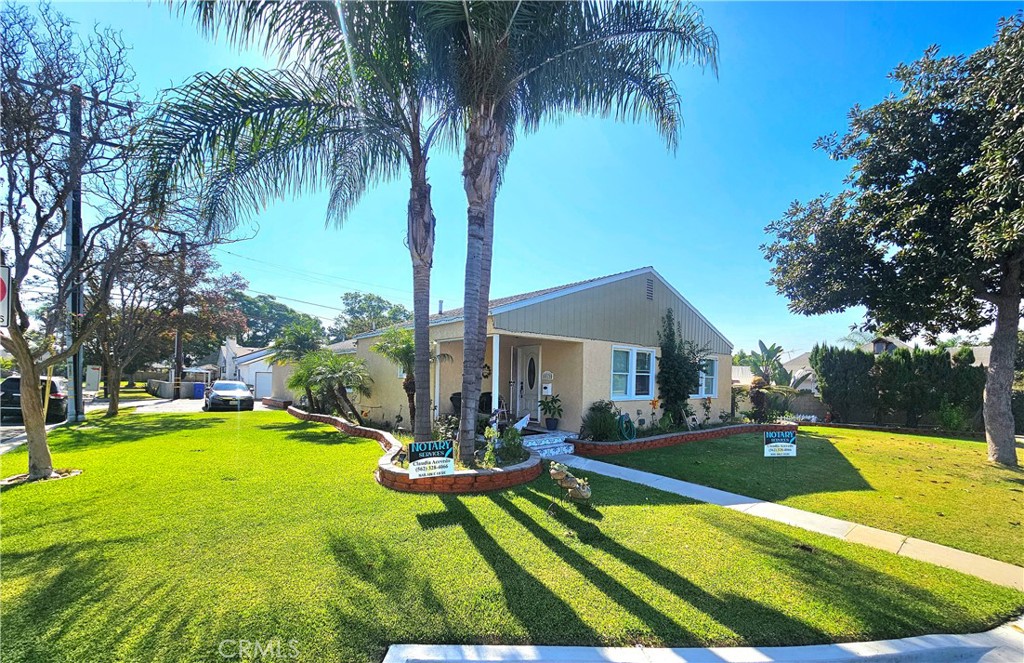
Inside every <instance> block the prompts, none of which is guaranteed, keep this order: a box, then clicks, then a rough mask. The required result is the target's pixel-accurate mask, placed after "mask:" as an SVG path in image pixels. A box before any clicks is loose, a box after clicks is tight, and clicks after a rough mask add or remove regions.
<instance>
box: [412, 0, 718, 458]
mask: <svg viewBox="0 0 1024 663" xmlns="http://www.w3.org/2000/svg"><path fill="white" fill-rule="evenodd" d="M421 17H422V19H423V22H424V24H425V29H424V34H425V35H426V36H427V39H428V46H429V48H430V53H431V56H430V57H429V58H428V63H429V64H431V65H432V66H434V67H441V68H442V69H441V70H440V71H439V72H438V73H437V74H435V77H436V78H437V79H439V80H444V79H448V80H451V81H452V86H453V88H454V94H455V98H456V100H457V102H458V104H459V106H460V107H461V109H462V113H463V114H464V116H465V119H464V122H465V126H466V129H465V149H464V154H463V186H464V189H465V192H466V199H467V203H468V214H467V216H468V233H467V251H466V276H465V302H464V309H463V311H464V320H465V332H464V335H463V341H464V353H465V355H464V364H463V380H462V413H461V415H462V416H461V423H460V429H459V453H460V457H461V458H462V460H463V462H471V461H472V457H473V456H472V454H473V443H474V439H475V424H476V404H477V402H478V401H479V397H480V380H481V368H482V365H483V358H484V351H485V342H486V336H487V302H488V298H489V294H490V268H491V254H492V243H493V234H494V232H493V230H494V201H495V197H496V195H497V189H498V184H499V181H500V179H501V172H502V169H503V167H504V165H505V163H506V162H507V160H508V157H509V154H510V152H511V149H512V144H513V142H514V138H515V129H516V127H518V126H522V127H524V128H525V129H526V130H534V129H536V128H537V127H538V126H539V124H540V123H541V121H543V120H546V119H549V118H555V119H557V118H559V117H561V116H564V115H566V114H569V113H582V114H595V115H601V116H608V115H614V116H615V117H616V118H618V119H629V120H641V119H646V120H650V121H652V122H653V123H654V124H655V125H656V126H657V127H658V129H659V131H660V133H661V135H662V137H663V138H664V139H665V141H666V143H667V144H668V146H669V147H670V148H674V147H675V146H676V143H677V139H678V132H679V127H680V124H681V120H680V113H679V98H678V94H677V92H676V88H675V85H674V83H673V81H672V79H671V78H670V77H669V75H668V74H667V73H666V69H667V68H668V67H670V66H671V65H672V63H673V61H674V60H675V59H676V58H682V59H686V60H692V61H694V62H696V63H698V64H700V65H702V66H711V67H712V68H716V66H717V52H718V43H717V38H716V37H715V34H714V33H713V32H712V31H711V29H710V28H708V27H706V26H705V25H704V22H703V15H702V14H701V12H700V11H699V10H697V9H695V8H694V7H692V6H691V5H681V4H676V3H661V2H598V1H594V0H588V1H584V2H536V1H535V2H523V1H519V2H486V1H481V0H477V1H474V0H462V1H461V2H437V3H429V4H427V5H426V6H425V7H423V8H422V9H421Z"/></svg>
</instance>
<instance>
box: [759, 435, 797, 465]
mask: <svg viewBox="0 0 1024 663" xmlns="http://www.w3.org/2000/svg"><path fill="white" fill-rule="evenodd" d="M795 455H796V431H795V430H769V431H765V432H764V457H765V458H780V457H783V456H795Z"/></svg>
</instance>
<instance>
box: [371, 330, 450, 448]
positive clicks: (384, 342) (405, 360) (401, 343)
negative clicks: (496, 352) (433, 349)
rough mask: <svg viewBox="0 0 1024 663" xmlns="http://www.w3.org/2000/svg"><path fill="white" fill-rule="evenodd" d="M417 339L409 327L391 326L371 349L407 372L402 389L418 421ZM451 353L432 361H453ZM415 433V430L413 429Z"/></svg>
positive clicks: (411, 412) (413, 417)
mask: <svg viewBox="0 0 1024 663" xmlns="http://www.w3.org/2000/svg"><path fill="white" fill-rule="evenodd" d="M415 346H416V339H415V338H414V335H413V331H412V330H411V329H409V328H407V327H389V328H388V329H385V330H384V332H383V333H382V334H381V335H380V340H378V341H377V342H376V343H374V344H373V345H371V346H370V350H372V351H374V352H376V353H377V354H379V355H380V356H382V357H384V358H385V359H387V360H388V361H390V362H392V363H395V364H398V366H399V368H401V369H402V373H404V374H405V378H404V379H403V380H402V389H404V390H405V395H406V397H407V398H408V399H409V418H410V419H412V420H413V426H414V428H415V422H416V399H415V398H414V396H415V394H416V377H415V374H414V373H413V366H414V365H415V361H416V347H415ZM451 359H452V357H451V355H449V354H438V355H437V356H436V357H431V361H435V360H436V361H451ZM413 433H414V434H415V430H414V431H413Z"/></svg>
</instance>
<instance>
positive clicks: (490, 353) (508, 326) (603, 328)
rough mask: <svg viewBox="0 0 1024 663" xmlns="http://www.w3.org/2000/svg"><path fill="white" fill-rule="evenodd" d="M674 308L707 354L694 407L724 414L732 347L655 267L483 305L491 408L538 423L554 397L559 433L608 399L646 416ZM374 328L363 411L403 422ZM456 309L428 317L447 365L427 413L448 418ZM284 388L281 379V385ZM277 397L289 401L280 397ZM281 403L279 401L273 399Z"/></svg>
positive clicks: (457, 343)
mask: <svg viewBox="0 0 1024 663" xmlns="http://www.w3.org/2000/svg"><path fill="white" fill-rule="evenodd" d="M670 307H671V308H672V309H673V311H674V313H675V318H676V321H677V322H678V323H679V325H680V329H681V330H682V336H683V339H685V340H690V341H693V342H695V343H697V345H699V346H702V347H705V348H707V349H708V351H709V352H710V353H711V354H710V358H709V360H708V362H707V365H706V371H705V373H704V375H703V377H702V379H701V384H700V388H699V389H698V393H696V394H694V395H693V399H694V402H693V408H694V410H695V411H697V412H698V413H701V412H702V408H701V407H700V406H699V404H698V403H697V401H698V400H699V399H702V398H705V397H708V398H710V399H711V416H712V418H715V419H717V417H718V414H719V412H722V411H726V412H727V411H729V408H730V402H731V384H730V380H729V378H728V376H729V373H728V372H726V374H725V376H726V377H724V378H723V379H719V377H720V375H721V373H720V371H728V367H730V366H732V343H731V342H730V341H729V340H728V339H726V338H725V336H723V335H722V333H721V332H719V331H718V330H717V329H716V328H715V327H714V325H712V324H711V323H710V322H709V321H708V320H707V319H706V318H705V317H704V316H703V315H701V313H700V312H699V311H697V309H695V308H694V307H693V305H691V304H690V303H689V302H688V301H687V300H686V299H685V298H684V297H683V296H682V295H681V294H680V293H679V292H678V291H677V290H676V289H675V288H673V287H672V285H671V284H669V283H668V282H667V281H666V280H665V279H664V278H662V276H661V275H660V274H658V272H656V271H655V270H654V268H652V267H642V268H640V269H636V270H633V271H630V272H623V273H621V274H613V275H611V276H604V277H600V278H595V279H590V280H588V281H580V282H578V283H571V284H568V285H563V286H558V287H555V288H548V289H546V290H538V291H536V292H529V293H524V294H521V295H514V296H512V297H503V298H500V299H495V300H492V301H491V302H490V303H489V315H488V319H487V345H486V351H485V357H484V363H485V366H484V381H483V391H484V392H485V393H488V394H490V399H491V403H490V405H491V408H497V407H498V404H499V399H500V403H501V404H502V405H503V406H504V407H505V408H506V409H507V410H508V411H509V413H510V414H511V416H512V417H522V416H527V415H528V416H530V418H531V419H534V420H540V419H541V415H540V411H539V402H540V399H541V398H542V397H543V395H544V394H546V393H551V394H558V395H559V396H560V397H561V400H562V406H563V413H562V417H561V421H560V423H559V428H560V429H562V430H569V431H575V430H578V429H579V427H580V424H581V421H582V417H583V414H584V413H585V411H586V409H587V408H588V407H589V406H590V404H591V403H593V402H594V401H598V400H611V401H613V402H615V404H616V405H618V406H619V407H620V408H621V409H622V410H623V412H628V413H629V414H630V415H631V416H632V417H633V418H634V419H636V418H637V416H638V415H637V412H638V411H639V412H640V413H641V415H640V416H643V417H645V418H648V419H649V417H650V411H651V406H650V401H651V399H653V398H654V397H655V395H656V394H657V393H658V388H657V382H656V377H657V365H658V364H657V357H658V355H659V353H660V349H659V347H658V332H659V331H660V330H661V326H662V318H663V316H664V315H665V312H666V310H667V309H668V308H670ZM379 333H380V332H370V333H368V334H363V335H360V336H358V337H356V338H355V339H353V340H354V341H355V353H356V355H357V356H358V357H360V358H362V359H364V360H365V361H366V364H367V367H368V368H369V370H370V374H371V375H372V377H373V385H372V394H371V396H370V397H367V398H363V399H362V401H361V403H360V407H362V408H365V409H366V410H367V411H368V412H370V416H371V418H372V419H374V420H375V421H394V420H395V416H396V415H399V414H401V415H402V417H403V418H404V420H405V421H408V412H407V408H408V405H407V402H408V401H407V398H406V395H405V391H404V390H403V389H402V379H401V377H400V372H399V371H398V370H397V368H396V366H395V365H394V364H392V363H391V362H389V361H387V360H386V359H384V358H383V357H381V356H379V355H377V354H376V353H374V352H372V351H371V350H370V346H372V345H373V344H374V342H375V337H376V336H378V335H379ZM462 334H463V319H462V309H455V310H452V311H440V312H438V313H437V314H436V315H433V316H431V319H430V339H431V345H432V347H431V353H432V354H433V355H435V356H437V355H448V356H449V357H450V358H451V361H442V362H436V361H435V362H433V363H432V365H431V385H430V389H431V393H432V394H433V399H432V400H433V412H432V415H433V416H434V417H435V418H437V417H439V416H441V415H447V414H454V413H455V408H454V405H453V399H452V396H453V394H457V393H459V392H460V390H461V387H462ZM282 385H283V381H282ZM277 386H278V380H277V379H276V378H275V398H278V397H279V396H284V397H285V398H289V396H288V395H287V394H286V393H285V392H283V391H278V390H277V389H276V387H277ZM279 400H280V399H279Z"/></svg>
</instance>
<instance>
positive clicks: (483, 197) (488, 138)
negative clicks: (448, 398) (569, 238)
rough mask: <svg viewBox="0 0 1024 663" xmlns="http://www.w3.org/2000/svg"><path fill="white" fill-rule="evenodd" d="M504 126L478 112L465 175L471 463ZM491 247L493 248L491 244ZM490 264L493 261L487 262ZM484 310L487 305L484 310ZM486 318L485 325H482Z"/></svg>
mask: <svg viewBox="0 0 1024 663" xmlns="http://www.w3.org/2000/svg"><path fill="white" fill-rule="evenodd" d="M502 139H503V136H502V130H501V127H500V126H499V125H498V124H497V123H496V122H495V121H494V120H493V119H492V118H490V117H489V116H488V115H487V114H486V113H480V114H478V115H477V116H476V117H474V118H473V119H472V120H471V121H470V124H469V128H468V130H467V132H466V149H465V153H464V154H463V160H462V166H463V171H462V180H463V187H464V188H465V190H466V202H467V207H468V209H467V225H468V231H467V242H466V279H465V301H464V304H463V326H464V332H463V365H462V408H461V409H462V412H461V417H460V421H459V458H460V460H461V461H462V462H463V463H467V464H469V463H472V462H473V451H474V445H475V443H476V416H477V409H478V407H479V402H480V381H481V379H482V377H481V370H482V369H483V358H484V349H485V348H484V344H485V341H486V338H487V300H486V296H487V293H488V292H489V290H490V269H489V268H488V270H487V282H486V289H484V272H483V269H484V257H485V244H490V242H489V241H487V240H488V237H489V234H488V231H487V224H488V218H489V217H490V216H491V210H492V209H493V205H494V196H495V195H496V193H497V183H498V168H499V163H500V157H501V151H502V149H503V145H504V141H503V140H502ZM486 250H487V251H489V250H490V248H489V247H488V248H487V249H486ZM488 264H489V261H488ZM481 309H483V310H481ZM481 323H482V324H481Z"/></svg>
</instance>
